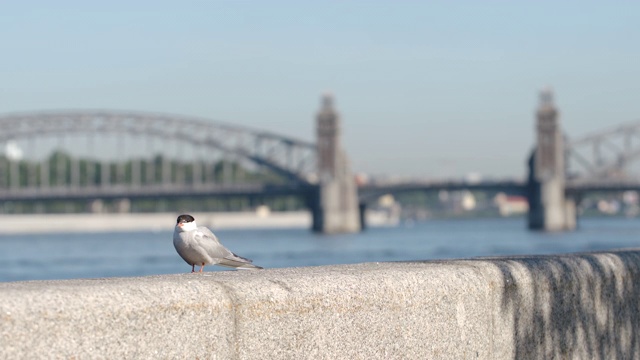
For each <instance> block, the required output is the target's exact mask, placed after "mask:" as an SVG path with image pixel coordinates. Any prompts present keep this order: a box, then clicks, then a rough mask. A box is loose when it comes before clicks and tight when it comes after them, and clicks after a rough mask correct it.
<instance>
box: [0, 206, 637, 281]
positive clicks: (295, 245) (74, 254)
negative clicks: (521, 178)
mask: <svg viewBox="0 0 640 360" xmlns="http://www.w3.org/2000/svg"><path fill="white" fill-rule="evenodd" d="M214 231H215V229H214ZM215 232H216V234H217V235H218V237H219V238H220V240H221V242H222V243H223V244H224V245H226V246H227V247H228V248H229V249H230V250H231V251H233V252H235V253H237V254H239V255H241V256H244V257H248V258H251V259H253V260H254V263H255V264H257V265H260V266H263V267H266V268H280V267H292V266H316V265H329V264H349V263H360V262H376V261H411V260H429V259H451V258H469V257H477V256H497V255H521V254H552V253H567V252H581V251H597V250H606V249H616V248H629V247H640V219H626V218H585V219H581V220H580V227H579V229H578V230H577V231H573V232H564V233H543V232H530V231H528V230H527V229H526V227H525V220H524V219H523V218H500V219H450V220H431V221H427V222H421V223H412V224H404V225H401V226H398V227H389V228H386V227H382V228H371V229H367V230H366V231H364V232H362V233H359V234H348V235H334V236H324V235H318V234H314V233H312V232H310V231H308V230H306V229H266V230H256V229H251V230H220V231H215ZM190 270H191V267H190V266H189V265H187V264H186V263H185V262H184V261H183V260H182V259H181V258H180V257H179V256H178V255H177V253H176V251H175V249H174V248H173V243H172V232H170V231H163V232H126V233H122V232H120V233H87V234H59V233H57V234H37V235H0V281H18V280H36V279H71V278H96V277H113V276H141V275H151V274H170V273H182V272H189V271H190ZM205 270H207V271H214V270H215V271H219V270H226V269H225V268H221V267H216V266H207V267H205Z"/></svg>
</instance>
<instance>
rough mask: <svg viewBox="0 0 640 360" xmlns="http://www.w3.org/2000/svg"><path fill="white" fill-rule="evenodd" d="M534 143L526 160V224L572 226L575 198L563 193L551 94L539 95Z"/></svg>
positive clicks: (560, 152) (559, 141) (534, 226)
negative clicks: (527, 161)
mask: <svg viewBox="0 0 640 360" xmlns="http://www.w3.org/2000/svg"><path fill="white" fill-rule="evenodd" d="M536 127H537V128H536V131H537V146H536V149H535V150H534V152H533V154H532V155H531V158H530V160H529V180H528V191H527V193H528V196H527V197H528V200H529V217H528V222H529V228H530V229H532V230H544V231H563V230H573V229H575V227H576V202H575V200H574V199H570V198H567V197H566V196H565V182H566V181H565V162H564V161H565V159H564V157H565V153H564V141H563V136H562V132H561V131H560V124H559V121H558V112H557V110H556V108H555V106H554V104H553V95H552V93H551V91H550V90H545V91H543V92H542V93H541V95H540V106H539V108H538V111H537V126H536Z"/></svg>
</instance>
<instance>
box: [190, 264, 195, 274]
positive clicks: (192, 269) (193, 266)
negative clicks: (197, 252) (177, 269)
mask: <svg viewBox="0 0 640 360" xmlns="http://www.w3.org/2000/svg"><path fill="white" fill-rule="evenodd" d="M194 272H196V264H193V265H191V273H194Z"/></svg>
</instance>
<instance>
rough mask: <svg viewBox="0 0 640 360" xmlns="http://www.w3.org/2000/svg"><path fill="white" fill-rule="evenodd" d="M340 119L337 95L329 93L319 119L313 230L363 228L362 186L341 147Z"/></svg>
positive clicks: (313, 200) (354, 230)
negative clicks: (359, 185)
mask: <svg viewBox="0 0 640 360" xmlns="http://www.w3.org/2000/svg"><path fill="white" fill-rule="evenodd" d="M339 121H340V119H339V117H338V114H337V112H336V111H335V110H334V108H333V98H332V97H331V96H330V95H325V96H324V97H323V99H322V107H321V109H320V111H319V112H318V115H317V119H316V125H317V156H318V177H319V180H318V191H317V194H316V196H314V199H312V200H311V204H310V208H311V211H312V213H313V230H314V231H316V232H321V233H325V234H334V233H353V232H358V231H360V230H361V224H360V222H361V220H360V208H359V204H358V189H357V187H356V182H355V178H354V176H353V174H352V173H351V169H350V167H349V163H348V160H347V156H346V154H345V153H344V151H343V150H342V148H341V146H340V123H339Z"/></svg>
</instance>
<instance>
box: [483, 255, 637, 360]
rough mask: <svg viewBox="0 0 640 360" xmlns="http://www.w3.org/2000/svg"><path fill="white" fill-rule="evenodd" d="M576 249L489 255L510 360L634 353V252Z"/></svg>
mask: <svg viewBox="0 0 640 360" xmlns="http://www.w3.org/2000/svg"><path fill="white" fill-rule="evenodd" d="M576 255H578V256H540V257H522V258H510V259H504V260H500V259H493V262H494V264H495V265H497V266H498V268H499V270H500V272H501V274H502V281H503V291H502V297H501V309H502V314H501V315H502V319H500V320H501V321H503V322H504V323H503V324H504V325H505V327H504V329H513V334H514V341H515V343H514V347H515V349H514V350H515V353H514V358H515V359H530V358H535V359H551V358H581V359H632V358H638V357H640V340H639V337H640V334H639V333H637V332H636V329H637V326H638V324H640V309H639V303H640V282H639V279H640V254H639V253H638V252H610V253H603V254H582V255H580V254H576ZM621 269H623V270H624V271H621Z"/></svg>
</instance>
